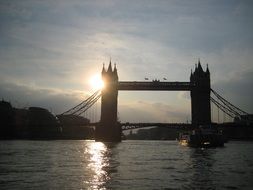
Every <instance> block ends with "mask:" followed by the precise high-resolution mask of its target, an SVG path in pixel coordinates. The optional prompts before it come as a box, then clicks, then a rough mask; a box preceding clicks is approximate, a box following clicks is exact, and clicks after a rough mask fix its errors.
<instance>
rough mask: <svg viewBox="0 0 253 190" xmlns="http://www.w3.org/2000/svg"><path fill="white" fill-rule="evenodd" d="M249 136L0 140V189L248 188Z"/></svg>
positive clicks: (252, 169)
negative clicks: (211, 142)
mask: <svg viewBox="0 0 253 190" xmlns="http://www.w3.org/2000/svg"><path fill="white" fill-rule="evenodd" d="M252 179H253V142H241V141H237V142H235V141H234V142H233V141H231V142H229V143H227V144H225V146H224V147H222V148H213V149H201V148H199V149H196V148H189V147H185V146H181V145H179V144H178V142H177V141H123V142H121V143H118V144H110V143H109V144H105V143H100V142H94V141H77V140H73V141H72V140H63V141H58V140H57V141H0V189H252V188H253V180H252Z"/></svg>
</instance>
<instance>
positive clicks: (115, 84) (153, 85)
mask: <svg viewBox="0 0 253 190" xmlns="http://www.w3.org/2000/svg"><path fill="white" fill-rule="evenodd" d="M102 79H103V81H104V82H105V88H104V89H102V92H101V118H100V123H99V125H98V126H97V127H96V132H95V139H96V140H98V141H120V140H121V132H122V128H121V125H120V124H119V122H118V120H117V118H118V116H117V113H118V91H119V90H130V91H139V90H141V91H144V90H145V91H190V92H191V102H192V104H191V113H192V124H194V125H195V124H196V125H197V124H210V123H211V107H210V73H209V69H208V67H207V69H206V71H204V70H203V69H202V66H201V64H200V62H198V65H196V68H195V71H194V72H191V75H190V82H160V81H158V80H155V81H151V82H143V81H119V77H118V72H117V68H116V65H115V66H114V69H112V65H111V62H110V63H109V66H108V69H107V70H106V69H105V67H104V66H103V69H102Z"/></svg>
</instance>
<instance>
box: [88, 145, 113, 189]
mask: <svg viewBox="0 0 253 190" xmlns="http://www.w3.org/2000/svg"><path fill="white" fill-rule="evenodd" d="M107 151H108V148H107V147H106V145H105V144H104V143H101V142H93V143H89V144H88V146H87V148H86V150H85V152H84V154H88V155H89V164H88V169H89V170H90V172H91V173H92V179H91V181H90V182H88V183H90V185H91V187H90V188H91V189H101V188H102V187H103V186H104V185H105V183H106V182H107V181H108V180H109V179H110V177H109V175H108V173H107V172H106V171H105V170H104V168H105V167H108V166H109V160H108V157H107V156H106V153H107Z"/></svg>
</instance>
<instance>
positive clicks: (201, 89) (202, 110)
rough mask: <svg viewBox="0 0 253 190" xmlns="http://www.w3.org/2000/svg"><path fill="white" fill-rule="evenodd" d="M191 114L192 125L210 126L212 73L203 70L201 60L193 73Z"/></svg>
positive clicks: (191, 81)
mask: <svg viewBox="0 0 253 190" xmlns="http://www.w3.org/2000/svg"><path fill="white" fill-rule="evenodd" d="M190 83H191V86H192V89H191V103H192V105H191V114H192V124H193V125H199V124H210V123H211V106H210V72H209V69H208V67H207V69H206V71H204V70H203V69H202V66H201V63H200V60H198V64H197V65H196V66H195V70H194V72H193V73H191V76H190Z"/></svg>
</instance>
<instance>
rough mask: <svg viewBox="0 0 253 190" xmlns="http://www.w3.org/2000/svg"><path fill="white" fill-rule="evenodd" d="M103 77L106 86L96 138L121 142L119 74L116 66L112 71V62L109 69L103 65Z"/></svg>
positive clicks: (97, 139)
mask: <svg viewBox="0 0 253 190" xmlns="http://www.w3.org/2000/svg"><path fill="white" fill-rule="evenodd" d="M102 78H103V81H104V83H105V87H104V88H103V90H102V96H101V118H100V123H99V125H98V126H97V127H96V130H95V140H96V141H103V142H120V141H121V125H120V123H119V122H118V117H117V113H118V88H117V85H118V74H117V69H116V67H114V70H113V71H112V66H111V62H110V64H109V67H108V69H107V71H105V68H104V67H103V70H102Z"/></svg>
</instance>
